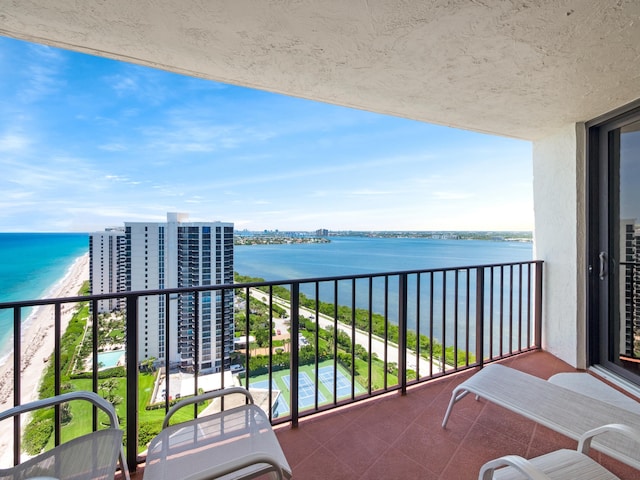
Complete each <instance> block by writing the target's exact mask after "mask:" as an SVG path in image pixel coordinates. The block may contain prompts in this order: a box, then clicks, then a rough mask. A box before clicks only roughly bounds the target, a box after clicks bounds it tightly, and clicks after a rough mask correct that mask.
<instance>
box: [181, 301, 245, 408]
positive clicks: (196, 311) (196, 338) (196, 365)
mask: <svg viewBox="0 0 640 480" xmlns="http://www.w3.org/2000/svg"><path fill="white" fill-rule="evenodd" d="M199 293H200V292H198V291H197V290H196V291H195V292H193V394H194V395H198V375H199V373H200V358H199V357H200V322H199V321H198V320H199V318H200V306H199V303H200V295H199ZM223 343H224V342H223ZM216 347H217V346H216ZM222 348H223V350H224V346H223V347H222ZM216 350H217V348H216ZM221 357H222V359H221V361H220V363H221V366H222V372H221V375H223V376H224V353H223V354H222V355H221ZM247 388H248V387H247ZM197 417H198V403H197V402H196V403H194V404H193V418H197Z"/></svg>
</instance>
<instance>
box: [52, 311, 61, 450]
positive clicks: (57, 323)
mask: <svg viewBox="0 0 640 480" xmlns="http://www.w3.org/2000/svg"><path fill="white" fill-rule="evenodd" d="M53 310H54V314H53V325H54V326H53V338H54V347H53V349H54V352H56V354H55V360H54V363H53V365H54V370H55V371H54V374H53V378H54V380H53V394H54V395H56V396H57V395H60V384H61V378H62V372H61V371H60V366H61V362H60V355H61V347H60V339H61V337H62V322H61V319H60V303H59V302H56V303H55V304H54V307H53ZM53 411H54V422H53V425H54V430H53V431H54V444H55V445H56V446H58V445H60V405H56V406H55V407H54V408H53Z"/></svg>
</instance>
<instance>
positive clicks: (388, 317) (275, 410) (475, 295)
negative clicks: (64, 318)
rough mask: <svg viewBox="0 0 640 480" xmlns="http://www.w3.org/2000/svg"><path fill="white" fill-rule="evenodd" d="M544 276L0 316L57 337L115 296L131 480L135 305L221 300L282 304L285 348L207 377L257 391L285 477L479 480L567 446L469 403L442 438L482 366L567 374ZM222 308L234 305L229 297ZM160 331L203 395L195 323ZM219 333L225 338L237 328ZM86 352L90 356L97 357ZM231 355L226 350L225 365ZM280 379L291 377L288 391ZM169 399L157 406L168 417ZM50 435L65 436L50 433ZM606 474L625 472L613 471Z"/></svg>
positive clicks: (450, 275) (335, 280) (330, 287)
mask: <svg viewBox="0 0 640 480" xmlns="http://www.w3.org/2000/svg"><path fill="white" fill-rule="evenodd" d="M542 267H543V264H542V262H541V261H530V262H515V263H508V264H496V265H477V266H469V267H452V268H445V269H434V270H420V271H404V272H389V273H379V274H365V275H355V276H342V277H331V278H319V279H304V280H296V281H281V282H256V283H249V284H235V285H232V286H231V285H213V286H206V287H190V288H178V289H168V290H157V291H150V290H146V291H144V292H125V293H119V294H105V295H94V296H89V297H74V298H68V299H50V300H36V301H26V302H13V303H5V304H0V309H9V310H12V311H13V318H14V328H16V329H17V330H18V331H19V329H20V321H21V316H22V313H23V309H24V310H26V309H27V308H29V307H33V306H39V305H53V306H54V315H53V321H54V327H55V328H54V331H57V330H58V329H59V326H60V323H61V311H62V310H63V308H62V307H63V306H65V305H66V304H76V303H79V302H88V303H89V304H90V306H92V305H93V306H94V308H93V310H94V311H95V310H96V308H95V305H97V303H98V302H100V301H103V300H105V299H110V298H116V295H118V296H119V298H121V297H123V296H124V298H125V300H124V302H123V304H124V306H125V310H126V313H125V314H126V324H127V335H126V349H127V355H126V372H127V375H126V378H125V379H123V380H122V382H124V384H126V389H125V390H126V398H124V401H123V405H122V407H120V408H121V410H120V411H119V415H120V416H121V417H122V418H123V420H126V422H123V423H124V424H125V425H126V427H125V428H126V434H127V436H126V438H127V444H126V445H125V448H126V452H127V459H128V463H129V465H130V466H131V468H133V469H135V467H136V465H140V467H139V468H138V470H143V468H144V461H145V448H146V447H145V445H146V443H147V441H148V439H146V437H145V439H144V440H143V439H141V438H140V437H141V432H140V431H138V429H137V428H136V425H141V424H143V423H144V422H145V420H144V419H143V417H144V414H145V412H144V411H141V410H139V409H138V405H140V404H141V403H140V401H141V399H142V402H143V403H144V402H146V401H147V400H145V399H144V398H143V396H144V395H145V393H144V392H145V389H142V390H141V388H140V386H141V384H148V381H149V380H148V379H147V380H144V381H142V380H141V378H142V375H145V372H144V371H143V369H142V368H141V365H142V362H141V358H140V357H139V351H140V348H139V345H140V344H139V341H140V339H139V338H138V331H137V328H136V327H137V318H138V311H139V303H141V302H140V299H141V298H148V297H150V296H159V297H164V298H165V300H167V299H168V298H169V297H170V296H171V295H173V294H184V293H189V294H193V295H196V296H197V295H200V294H201V293H202V292H216V291H219V290H224V289H226V290H233V291H235V292H236V295H242V296H243V297H244V298H251V299H252V301H251V302H244V305H243V306H244V313H245V315H246V316H245V318H248V317H249V315H248V312H249V309H250V305H251V304H252V303H253V302H255V301H258V302H263V303H264V304H265V305H270V304H279V305H280V308H281V309H284V310H285V311H286V312H287V314H288V317H289V320H288V321H289V323H288V324H287V332H288V335H287V336H286V338H287V341H286V342H283V343H279V344H277V345H276V344H274V338H273V337H270V339H269V340H268V345H267V347H263V350H262V351H260V352H259V351H257V350H254V348H255V346H252V345H250V344H248V343H247V342H245V344H244V345H243V346H242V347H239V349H237V350H236V351H235V352H233V355H234V360H233V361H227V360H225V363H224V366H223V369H224V370H225V371H227V370H229V372H227V374H225V375H220V374H219V373H211V372H210V371H208V372H204V373H205V374H206V375H219V376H220V378H219V379H218V384H217V385H218V387H220V386H221V387H224V386H230V385H229V381H230V380H229V378H233V380H232V382H233V384H234V385H241V386H244V387H246V388H249V389H250V390H255V389H257V388H258V389H262V391H263V392H266V393H263V394H262V395H263V397H264V396H265V395H266V401H265V402H264V403H263V408H265V411H266V412H267V414H268V415H269V418H270V420H271V422H272V424H273V425H274V427H275V429H276V430H277V435H278V438H279V439H280V441H281V443H282V445H283V449H284V451H285V454H286V455H287V458H288V459H289V462H290V464H291V466H292V468H293V471H294V478H303V479H313V478H362V479H366V478H381V477H389V478H445V477H446V478H476V477H477V472H478V469H479V466H480V465H481V464H482V463H484V462H485V461H487V460H488V459H491V458H494V457H498V456H502V455H505V454H509V453H516V454H520V455H525V456H532V455H537V454H540V453H543V452H544V451H549V450H553V449H555V448H556V447H557V446H558V445H566V444H567V443H568V442H569V441H568V440H567V439H564V438H562V437H561V436H559V435H555V434H552V433H551V432H549V431H546V430H545V429H542V428H541V427H539V426H537V425H534V424H533V423H531V422H528V421H525V420H524V419H523V418H520V417H518V416H517V415H512V414H509V413H506V412H504V411H502V410H501V409H499V408H498V407H495V406H493V405H490V404H487V403H486V402H475V401H474V400H473V399H472V398H470V397H469V398H465V399H464V401H463V402H461V404H460V405H459V407H457V408H456V410H454V417H453V418H452V420H451V422H450V424H449V426H448V428H447V429H446V430H444V429H442V428H441V427H440V423H441V421H442V418H443V415H444V411H445V407H446V404H447V402H448V400H449V397H450V393H451V391H452V389H453V388H454V387H455V385H457V384H458V383H460V382H461V381H463V380H464V379H466V378H468V376H469V375H471V374H472V373H473V372H474V371H476V370H477V369H478V368H481V367H482V366H483V365H484V364H486V363H489V362H498V361H501V362H506V363H509V364H510V365H511V366H514V367H515V368H519V369H521V370H523V371H526V372H528V373H533V374H536V375H539V376H541V377H543V378H547V377H549V376H550V375H552V374H554V373H558V372H562V371H570V370H572V369H571V367H570V366H569V365H568V364H566V363H564V362H562V361H561V360H559V359H557V358H555V357H553V356H552V355H550V354H548V353H545V352H542V351H541V338H540V337H541V331H542V324H543V319H542V311H543V308H542V306H543V303H542V291H543V282H542ZM276 285H277V286H285V287H286V289H287V291H288V292H289V297H288V298H283V297H277V296H275V295H273V294H272V293H271V292H272V291H273V289H272V287H274V286H276ZM303 292H304V293H303ZM281 295H283V294H282V293H281ZM229 301H230V302H231V304H233V297H230V298H229ZM339 305H340V308H339ZM345 308H346V309H345ZM239 313H242V312H239ZM267 315H268V318H267V320H268V321H269V322H271V326H270V328H269V331H276V330H277V329H278V328H284V327H282V326H281V327H276V322H282V321H284V320H282V319H276V318H274V317H273V314H267ZM169 324H170V322H168V319H167V318H165V322H164V325H165V331H164V332H163V333H164V339H165V345H167V344H169V345H170V344H171V338H175V339H176V340H177V341H178V343H179V345H180V347H181V349H182V351H183V352H189V355H191V354H192V355H193V357H192V358H190V359H189V361H186V362H183V365H182V367H183V369H184V373H186V374H188V375H190V377H189V378H191V379H192V380H190V381H191V382H193V385H192V391H200V390H201V389H202V386H203V385H210V383H207V382H206V381H205V379H204V378H202V376H201V374H200V372H199V369H200V368H201V365H203V357H202V355H203V353H204V351H198V348H197V346H198V342H199V339H200V338H201V332H200V331H199V327H198V323H197V322H194V323H193V326H194V330H193V336H191V335H180V334H179V333H178V332H172V331H170V330H169V329H168V325H169ZM245 327H246V328H248V325H245ZM95 328H97V325H96V326H95ZM220 328H223V330H222V335H223V337H224V336H228V335H229V334H230V332H231V331H232V329H233V328H234V326H233V325H223V326H220ZM251 333H252V335H253V334H254V333H255V332H251ZM176 336H177V337H176ZM217 345H219V346H220V347H221V346H222V345H221V343H220V342H218V343H217ZM20 348H24V349H25V350H26V348H27V347H26V346H23V347H20ZM92 348H93V353H92V355H93V356H94V358H97V349H98V345H97V344H95V343H94V344H93V345H92ZM265 352H266V353H265ZM220 353H221V352H218V353H217V354H216V356H219V355H220ZM231 353H232V352H231V351H230V350H229V349H228V348H225V349H224V354H225V358H227V355H230V354H231ZM20 357H21V355H17V356H14V361H17V362H20ZM62 357H63V356H62V355H61V354H59V352H54V355H53V360H52V361H50V362H49V363H50V364H51V365H53V366H54V367H55V368H54V369H53V372H54V373H53V384H54V390H55V391H62V390H63V387H64V388H66V386H65V385H68V383H69V382H72V381H73V379H72V378H71V379H69V378H67V377H65V376H64V375H63V373H61V372H65V371H67V369H66V368H62V367H63V366H62V365H60V362H61V361H63V358H62ZM15 358H17V360H15ZM169 358H171V355H169V356H167V358H165V364H164V365H163V366H164V368H165V371H171V370H172V369H174V370H175V368H176V366H175V365H171V364H170V363H169ZM183 360H184V359H183ZM258 360H259V361H260V362H262V363H259V362H258V363H256V361H258ZM93 364H94V365H97V364H98V362H97V361H95V362H93ZM232 364H236V365H237V364H240V365H242V367H243V368H242V370H243V374H242V375H234V376H231V377H228V376H227V375H228V374H230V373H231V365H232ZM320 369H322V370H320ZM14 371H20V368H19V367H18V368H16V369H15V370H14ZM89 371H90V372H91V376H92V383H91V385H92V387H91V388H92V389H93V390H94V391H99V389H100V387H99V386H100V381H101V379H102V378H103V377H102V376H101V377H100V378H99V377H98V371H97V368H91V369H90V370H89ZM146 374H147V375H148V373H146ZM101 375H103V374H101ZM283 375H284V376H287V377H288V379H287V380H286V382H285V383H286V386H285V387H282V385H284V384H283V383H281V382H282V381H283ZM276 377H277V378H276ZM314 379H318V381H315V380H314ZM13 382H14V391H15V392H18V393H17V396H16V398H21V396H20V391H21V382H22V380H21V378H20V375H17V376H14V379H13ZM145 382H146V383H145ZM163 382H164V383H162V384H160V385H158V386H157V388H159V389H162V388H164V389H165V391H167V392H172V389H171V388H172V387H171V385H172V384H173V382H174V380H171V378H170V376H166V377H165V379H164V380H163ZM182 382H184V379H183V380H182ZM225 382H226V383H225ZM276 382H280V383H278V384H276V388H270V387H269V385H273V384H275V383H276ZM321 384H322V386H321ZM123 386H125V385H123ZM218 387H215V388H218ZM84 388H87V387H84ZM264 389H266V390H264ZM285 389H288V391H287V390H285ZM146 390H151V389H149V388H147V389H146ZM170 396H171V395H167V396H166V398H164V399H163V400H162V402H164V403H165V405H164V408H165V410H168V408H169V406H170V403H169V402H170ZM182 396H184V393H182ZM278 396H281V397H282V398H283V399H284V400H285V401H286V405H285V407H286V408H281V405H280V406H279V403H278ZM310 398H311V401H310ZM53 427H54V429H55V430H56V431H60V430H62V428H63V426H62V425H61V424H57V425H54V426H53ZM20 433H21V432H14V435H19V434H20ZM145 433H146V434H147V435H148V433H149V432H145ZM12 448H18V446H16V445H14V446H13V447H12ZM14 454H17V453H14ZM327 459H330V461H327ZM603 461H606V462H609V460H608V459H604V460H603ZM607 464H608V463H607ZM616 468H618V469H620V471H624V470H623V469H624V467H622V466H616ZM394 472H402V473H401V474H397V473H394ZM137 475H139V473H138V474H137ZM398 475H399V476H398ZM620 476H621V475H620ZM137 478H141V477H137ZM621 478H625V477H624V476H621ZM626 478H633V477H629V476H627V477H626Z"/></svg>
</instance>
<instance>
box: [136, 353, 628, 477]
mask: <svg viewBox="0 0 640 480" xmlns="http://www.w3.org/2000/svg"><path fill="white" fill-rule="evenodd" d="M500 363H502V364H504V365H508V366H510V367H512V368H516V369H518V370H520V371H523V372H526V373H529V374H532V375H536V376H538V377H540V378H548V377H550V376H552V375H554V374H556V373H562V372H573V371H576V370H575V369H574V368H572V367H571V366H570V365H568V364H566V363H565V362H563V361H562V360H559V359H558V358H556V357H554V356H553V355H551V354H549V353H547V352H543V351H536V352H530V353H525V354H521V355H517V356H513V357H510V358H508V359H504V360H501V361H500ZM474 371H475V369H472V370H470V371H467V372H461V373H458V374H455V375H452V376H450V377H444V378H441V379H438V380H433V381H430V382H427V383H426V384H423V385H419V386H415V387H411V388H409V389H408V390H407V393H406V395H400V394H398V393H392V394H388V395H386V396H382V397H378V398H375V399H371V400H369V401H366V402H361V403H358V404H352V405H349V406H346V407H342V408H340V409H336V410H332V411H331V412H326V413H324V414H322V415H317V416H313V417H309V418H307V419H303V420H301V421H300V423H299V424H298V427H297V428H291V427H290V426H289V425H282V426H279V427H276V428H275V430H276V435H277V437H278V440H279V442H280V445H281V446H282V449H283V451H284V453H285V456H286V457H287V461H288V462H289V465H290V466H291V468H292V471H293V478H294V479H304V480H316V479H317V480H324V479H328V478H331V479H359V480H375V479H380V478H393V479H396V478H397V479H400V478H403V479H425V480H426V479H428V480H436V479H438V480H445V479H456V480H476V479H477V478H478V472H479V470H480V467H481V466H482V465H483V464H484V463H485V462H487V461H489V460H491V459H494V458H497V457H501V456H503V455H508V454H515V455H521V456H524V457H525V458H531V457H535V456H538V455H542V454H544V453H548V452H551V451H553V450H557V449H561V448H569V449H575V448H576V445H577V442H576V441H574V440H572V439H570V438H568V437H565V436H563V435H561V434H559V433H556V432H554V431H552V430H549V429H548V428H546V427H543V426H542V425H539V424H536V423H534V422H533V421H531V420H528V419H525V418H524V417H522V416H520V415H517V414H515V413H512V412H510V411H508V410H506V409H504V408H502V407H499V406H496V405H495V404H492V403H488V402H485V401H483V400H480V401H476V400H475V399H474V398H473V397H472V396H471V395H469V396H467V397H466V398H464V399H463V400H461V401H460V403H459V404H458V405H457V406H456V409H454V411H453V413H452V416H451V418H450V420H449V423H448V425H447V428H446V429H443V428H442V426H441V423H442V419H443V417H444V414H445V411H446V408H447V404H448V402H449V400H450V398H451V392H452V390H453V389H454V388H455V387H456V386H457V385H459V384H460V383H461V382H462V381H464V380H466V379H467V378H469V376H470V375H472V374H473V373H474ZM592 456H593V457H594V458H595V459H596V460H597V461H598V462H599V463H601V464H602V465H604V466H606V467H607V468H608V469H609V470H610V471H611V472H612V473H614V474H615V475H617V476H618V477H619V478H621V479H629V480H630V479H635V478H638V471H637V470H635V469H633V468H631V467H628V466H627V465H624V464H621V463H620V462H618V461H616V460H613V459H611V458H609V457H607V456H606V455H604V454H601V453H599V452H597V451H592ZM143 472H144V464H140V465H139V466H138V470H137V471H136V472H135V473H133V474H132V477H131V478H132V479H134V480H135V479H141V478H142V475H143Z"/></svg>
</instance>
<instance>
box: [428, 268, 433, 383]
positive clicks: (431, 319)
mask: <svg viewBox="0 0 640 480" xmlns="http://www.w3.org/2000/svg"><path fill="white" fill-rule="evenodd" d="M433 280H434V274H433V272H429V377H433Z"/></svg>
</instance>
